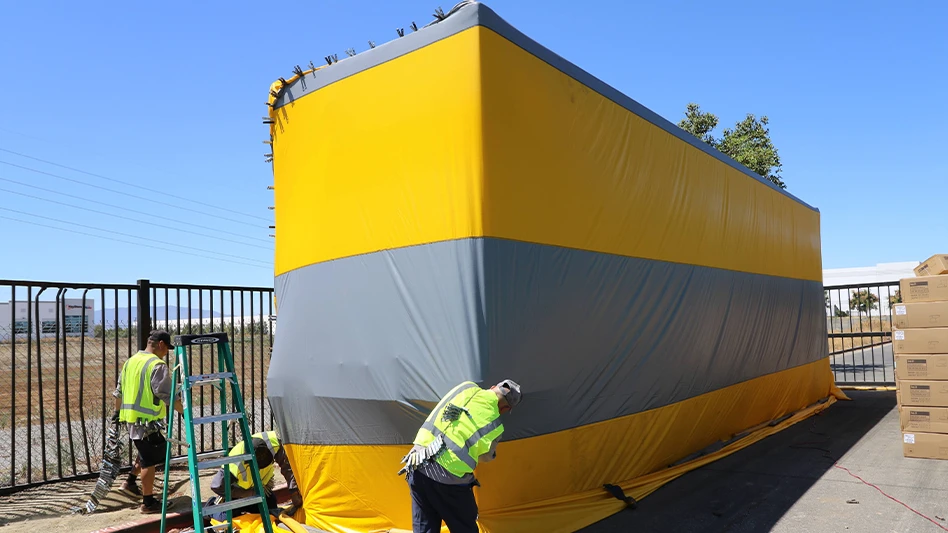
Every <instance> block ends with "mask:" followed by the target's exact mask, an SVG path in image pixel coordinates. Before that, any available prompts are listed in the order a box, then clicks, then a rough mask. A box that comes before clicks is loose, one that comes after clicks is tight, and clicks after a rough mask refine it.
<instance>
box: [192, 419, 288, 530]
mask: <svg viewBox="0 0 948 533" xmlns="http://www.w3.org/2000/svg"><path fill="white" fill-rule="evenodd" d="M250 439H251V442H252V443H253V449H254V454H255V455H256V456H257V468H259V469H260V482H261V483H263V486H264V494H265V495H266V500H267V508H268V509H269V510H270V512H271V513H274V514H279V513H280V512H284V511H285V512H286V514H287V515H289V516H292V515H293V514H295V513H296V511H297V510H298V509H299V508H300V507H301V506H302V505H303V498H302V496H301V495H300V491H299V488H298V487H297V486H296V477H295V476H294V475H293V469H292V468H291V467H290V460H289V458H288V457H287V456H286V449H285V448H284V447H283V443H282V442H281V441H280V438H279V437H277V433H276V431H265V432H262V433H255V434H253V435H251V436H250ZM245 453H246V452H245V451H244V441H243V440H241V441H240V442H238V443H237V445H235V446H234V447H233V448H231V449H230V453H228V454H227V455H228V456H229V457H234V456H237V455H244V454H245ZM274 463H275V464H277V465H280V473H281V474H283V478H284V479H286V485H287V489H289V493H290V501H291V502H292V504H291V506H290V507H288V508H287V509H285V510H284V509H280V508H278V507H277V500H276V496H274V494H273V485H274V477H273V472H274ZM225 483H226V484H229V485H230V499H231V500H237V499H240V498H249V497H251V496H256V495H257V491H256V490H254V488H253V474H252V473H251V472H250V461H249V460H248V461H242V462H239V463H231V464H229V465H224V466H222V467H221V469H220V470H218V471H217V473H216V474H214V478H213V479H211V490H212V491H214V493H215V494H217V495H218V496H217V497H213V498H211V499H210V500H209V501H208V502H207V503H209V504H213V503H220V502H221V501H223V500H222V499H223V498H224V496H225V492H224V491H225V489H226V486H225ZM258 512H260V511H259V509H258V507H257V504H252V505H247V506H244V507H241V508H238V509H234V510H233V515H234V516H237V515H240V514H243V513H258ZM212 518H214V519H215V520H218V521H221V522H222V521H224V520H225V519H226V513H218V514H217V515H214V516H212Z"/></svg>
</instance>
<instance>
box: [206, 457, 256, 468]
mask: <svg viewBox="0 0 948 533" xmlns="http://www.w3.org/2000/svg"><path fill="white" fill-rule="evenodd" d="M249 460H250V454H249V453H245V454H243V455H234V456H230V457H218V458H217V459H208V460H207V461H199V462H198V464H197V467H198V468H199V469H201V470H203V469H205V468H216V467H218V466H224V465H229V464H233V463H241V462H243V461H249Z"/></svg>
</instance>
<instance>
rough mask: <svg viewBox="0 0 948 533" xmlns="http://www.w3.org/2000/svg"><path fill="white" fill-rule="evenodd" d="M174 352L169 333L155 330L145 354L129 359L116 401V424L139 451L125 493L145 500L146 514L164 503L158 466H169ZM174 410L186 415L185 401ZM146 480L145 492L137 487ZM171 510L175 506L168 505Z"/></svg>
mask: <svg viewBox="0 0 948 533" xmlns="http://www.w3.org/2000/svg"><path fill="white" fill-rule="evenodd" d="M173 349H174V346H172V344H171V335H170V334H168V332H167V331H160V330H155V331H152V332H151V334H150V335H149V336H148V345H147V346H146V347H145V349H144V350H141V351H139V352H138V353H136V354H135V355H133V356H131V357H129V358H128V361H125V364H124V365H123V366H122V373H121V374H120V375H119V380H118V384H117V385H116V387H115V392H114V393H112V396H114V397H115V414H114V415H112V421H113V422H122V423H125V424H127V425H128V438H129V439H130V440H131V441H132V443H133V444H134V445H135V449H137V450H138V458H137V460H136V461H135V465H134V467H133V468H132V471H131V473H130V474H129V475H128V479H126V480H125V482H124V483H123V484H122V487H121V490H122V491H123V492H125V493H127V494H130V495H132V496H142V505H141V507H140V508H139V510H140V511H141V512H142V513H143V514H152V513H157V512H160V511H161V502H160V501H159V500H156V499H155V497H154V494H153V492H154V484H155V466H157V465H161V464H164V462H165V445H166V441H165V438H164V437H163V436H162V435H161V427H162V424H163V423H164V422H165V421H166V420H167V418H168V409H167V406H168V403H169V402H170V401H171V371H170V369H169V368H168V364H167V363H166V362H165V358H166V357H168V353H169V352H170V351H171V350H173ZM174 409H175V411H178V412H179V413H181V412H183V411H182V407H181V400H175V402H174ZM139 473H140V474H141V476H142V486H141V489H139V488H138V485H137V484H136V483H135V477H136V476H137V475H138V474H139ZM168 504H169V506H170V505H171V502H170V501H169V502H168Z"/></svg>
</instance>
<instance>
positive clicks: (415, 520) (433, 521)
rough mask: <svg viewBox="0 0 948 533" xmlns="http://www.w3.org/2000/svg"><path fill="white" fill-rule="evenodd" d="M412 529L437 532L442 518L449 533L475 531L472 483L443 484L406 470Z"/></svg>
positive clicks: (475, 510)
mask: <svg viewBox="0 0 948 533" xmlns="http://www.w3.org/2000/svg"><path fill="white" fill-rule="evenodd" d="M408 487H409V489H410V490H411V520H412V531H413V532H414V533H439V532H440V531H441V521H442V520H444V523H445V525H447V526H448V531H450V532H451V533H477V502H476V501H475V500H474V486H473V485H445V484H444V483H438V482H437V481H434V480H432V479H431V478H429V477H427V476H425V475H424V474H422V473H420V472H412V473H410V474H408Z"/></svg>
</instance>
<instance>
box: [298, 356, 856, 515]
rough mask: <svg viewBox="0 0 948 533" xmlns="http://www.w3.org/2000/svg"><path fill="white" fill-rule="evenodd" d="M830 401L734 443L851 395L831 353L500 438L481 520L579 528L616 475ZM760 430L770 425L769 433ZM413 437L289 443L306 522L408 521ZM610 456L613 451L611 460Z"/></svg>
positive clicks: (649, 479)
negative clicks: (581, 421) (575, 423)
mask: <svg viewBox="0 0 948 533" xmlns="http://www.w3.org/2000/svg"><path fill="white" fill-rule="evenodd" d="M827 395H831V397H830V401H829V402H827V403H825V404H821V405H820V406H819V407H814V408H812V409H811V410H809V411H804V412H800V413H797V414H796V415H795V416H794V417H793V418H791V419H789V420H787V421H785V422H783V423H782V424H781V425H778V426H775V427H773V428H771V427H766V428H763V429H761V430H759V431H758V432H757V433H755V434H754V435H755V436H754V437H747V438H744V439H742V440H741V441H738V443H735V444H734V445H732V446H730V447H729V448H728V450H729V451H735V450H737V449H740V448H741V447H743V446H745V445H747V444H750V443H751V442H754V441H756V440H759V439H760V438H762V437H763V436H766V435H767V434H769V433H770V432H773V431H776V430H778V429H780V428H782V427H786V426H787V425H789V424H791V423H793V422H795V421H798V420H801V419H802V418H805V417H806V416H808V415H809V414H812V413H814V412H816V411H818V410H820V409H822V408H825V407H827V406H829V405H830V404H831V403H832V401H833V397H839V398H845V396H844V395H843V393H842V392H840V391H839V390H838V389H837V388H836V387H835V385H834V383H833V376H832V373H831V371H830V369H829V361H828V360H821V361H818V362H816V363H811V364H808V365H805V366H801V367H797V368H793V369H789V370H785V371H782V372H778V373H775V374H770V375H767V376H763V377H760V378H757V379H754V380H751V381H747V382H744V383H740V384H738V385H734V386H731V387H727V388H724V389H720V390H716V391H714V392H711V393H708V394H704V395H701V396H697V397H695V398H691V399H689V400H686V401H683V402H679V403H676V404H673V405H669V406H666V407H661V408H658V409H654V410H651V411H646V412H643V413H638V414H635V415H631V416H627V417H622V418H616V419H612V420H609V421H605V422H600V423H596V424H591V425H588V426H583V427H579V428H575V429H572V430H568V431H562V432H558V433H553V434H549V435H543V436H539V437H533V438H529V439H523V440H516V441H510V442H501V444H500V445H499V446H498V451H497V459H496V460H494V461H492V462H490V463H486V464H484V465H481V466H478V470H477V476H478V479H479V480H480V482H481V484H482V487H481V488H480V489H476V490H475V492H476V495H477V499H478V506H479V509H480V521H479V522H480V524H481V526H482V527H483V528H485V529H484V531H488V532H490V533H518V532H536V531H544V532H549V533H555V532H570V531H575V530H576V529H578V528H580V527H583V526H584V525H588V524H591V523H593V522H596V521H598V520H601V519H602V518H605V517H607V516H609V515H610V514H612V513H614V512H616V511H617V510H619V509H621V508H622V505H623V504H622V503H621V502H619V501H618V500H616V499H614V498H612V497H611V496H609V495H608V494H607V493H606V492H605V491H604V490H602V488H601V481H600V480H602V479H608V480H612V481H611V482H612V483H613V484H616V485H619V486H621V487H622V488H623V489H624V490H626V494H628V495H630V496H632V497H634V498H636V499H640V498H642V497H643V496H645V495H647V494H649V493H651V492H652V491H653V490H655V489H656V488H658V487H659V486H660V485H661V484H663V483H666V482H667V481H670V480H671V479H673V478H674V477H677V476H678V475H681V474H682V473H684V472H686V471H688V470H690V469H692V468H696V467H698V466H700V465H702V464H704V463H705V462H707V461H709V460H712V459H714V458H719V457H720V456H721V455H722V454H723V453H728V452H725V451H724V450H722V451H719V452H718V453H716V454H714V455H709V456H706V457H704V458H702V459H701V460H698V461H695V462H692V463H689V464H683V465H680V466H677V467H675V468H672V469H665V468H664V467H665V466H666V465H669V464H672V463H674V462H676V461H677V460H679V459H680V458H682V457H686V456H688V455H689V454H690V453H693V452H695V451H696V450H700V449H703V448H705V447H707V446H709V445H711V444H713V443H714V442H717V441H720V440H727V439H729V438H730V437H731V436H732V435H735V434H738V433H740V432H742V431H745V430H747V429H750V428H753V427H754V426H757V425H758V424H760V423H761V422H766V421H769V420H774V419H778V418H780V417H782V416H784V415H786V414H789V413H793V412H796V411H799V410H801V409H804V408H805V407H807V406H808V405H809V404H811V403H812V402H813V401H814V399H815V398H823V397H826V396H827ZM761 432H763V433H761ZM408 448H409V447H408V446H301V445H294V444H288V445H287V453H288V454H289V457H290V460H291V462H292V464H293V470H294V473H295V474H296V480H297V483H298V484H299V486H300V489H301V491H302V494H304V495H305V501H304V507H305V509H306V516H307V523H308V524H309V525H312V526H315V527H318V528H321V529H325V530H327V531H333V532H345V533H366V532H369V531H374V530H384V529H387V528H391V527H398V528H403V529H409V530H410V529H411V500H410V498H409V496H408V487H407V484H406V483H405V480H404V479H403V478H401V477H399V476H397V475H396V474H395V473H396V471H397V470H398V464H399V460H400V459H401V457H402V456H403V455H404V454H405V453H406V452H407V451H408ZM537 457H544V458H545V459H544V460H543V461H539V460H537ZM603 458H609V460H605V461H604V460H603Z"/></svg>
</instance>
